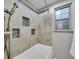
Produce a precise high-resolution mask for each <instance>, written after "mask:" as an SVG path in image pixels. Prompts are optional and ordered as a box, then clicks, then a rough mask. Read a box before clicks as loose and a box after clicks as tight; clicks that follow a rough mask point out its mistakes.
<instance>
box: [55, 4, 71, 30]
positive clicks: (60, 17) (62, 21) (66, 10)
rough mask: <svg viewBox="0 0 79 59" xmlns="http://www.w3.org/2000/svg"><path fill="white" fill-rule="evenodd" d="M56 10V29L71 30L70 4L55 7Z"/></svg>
mask: <svg viewBox="0 0 79 59" xmlns="http://www.w3.org/2000/svg"><path fill="white" fill-rule="evenodd" d="M55 11H56V14H55V16H56V29H57V30H69V29H70V25H69V18H70V17H69V15H70V4H67V5H63V6H60V7H58V8H55Z"/></svg>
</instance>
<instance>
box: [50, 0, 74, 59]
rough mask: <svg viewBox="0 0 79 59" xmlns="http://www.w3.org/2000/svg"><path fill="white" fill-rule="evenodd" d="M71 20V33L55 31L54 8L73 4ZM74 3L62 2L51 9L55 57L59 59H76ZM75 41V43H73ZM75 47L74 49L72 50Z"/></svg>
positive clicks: (68, 0) (70, 0)
mask: <svg viewBox="0 0 79 59" xmlns="http://www.w3.org/2000/svg"><path fill="white" fill-rule="evenodd" d="M71 2H72V5H71V13H70V15H71V18H70V22H71V23H70V25H71V26H70V27H71V30H70V31H56V30H55V11H54V8H56V7H59V6H62V5H65V4H67V3H71ZM74 9H75V8H74V1H72V0H66V1H62V2H57V3H56V4H55V5H53V6H52V8H51V9H50V14H51V13H52V28H53V30H52V33H53V36H52V38H53V39H52V41H53V48H54V51H55V56H56V57H58V58H59V59H73V57H75V44H74V42H75V39H73V37H74V35H73V34H74V33H73V32H74V21H75V19H74V18H75V13H74ZM72 41H73V43H72ZM71 45H73V48H71V47H72V46H71ZM70 51H71V52H72V53H71V55H72V56H73V57H72V56H71V55H70V54H69V53H70ZM62 56H63V57H62Z"/></svg>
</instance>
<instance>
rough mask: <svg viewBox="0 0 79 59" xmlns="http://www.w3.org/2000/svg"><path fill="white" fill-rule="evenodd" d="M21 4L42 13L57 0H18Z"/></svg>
mask: <svg viewBox="0 0 79 59" xmlns="http://www.w3.org/2000/svg"><path fill="white" fill-rule="evenodd" d="M18 1H19V2H20V3H22V4H23V5H25V6H27V7H28V8H30V9H31V10H32V11H34V12H36V13H38V14H39V13H42V12H45V11H46V10H48V9H49V7H50V6H52V5H53V4H54V3H55V2H57V1H59V0H18Z"/></svg>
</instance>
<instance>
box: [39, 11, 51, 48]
mask: <svg viewBox="0 0 79 59" xmlns="http://www.w3.org/2000/svg"><path fill="white" fill-rule="evenodd" d="M40 16H41V17H42V19H43V20H42V21H41V22H40V36H39V42H40V43H42V44H46V45H51V46H52V15H50V14H49V13H48V12H45V13H43V14H40Z"/></svg>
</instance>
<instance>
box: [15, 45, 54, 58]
mask: <svg viewBox="0 0 79 59" xmlns="http://www.w3.org/2000/svg"><path fill="white" fill-rule="evenodd" d="M14 59H53V49H52V47H50V46H46V45H43V44H36V45H35V46H33V47H32V48H30V49H28V50H26V51H25V52H23V53H21V54H20V55H18V56H16V57H14Z"/></svg>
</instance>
